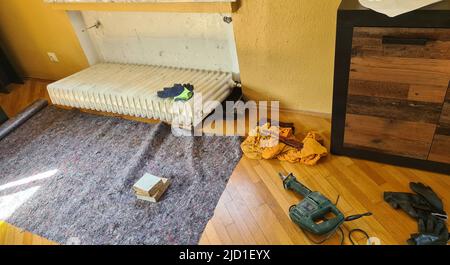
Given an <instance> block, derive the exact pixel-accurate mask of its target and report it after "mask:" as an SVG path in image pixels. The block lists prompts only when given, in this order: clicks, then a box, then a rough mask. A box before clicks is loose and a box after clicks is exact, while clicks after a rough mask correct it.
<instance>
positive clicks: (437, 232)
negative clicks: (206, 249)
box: [408, 215, 449, 245]
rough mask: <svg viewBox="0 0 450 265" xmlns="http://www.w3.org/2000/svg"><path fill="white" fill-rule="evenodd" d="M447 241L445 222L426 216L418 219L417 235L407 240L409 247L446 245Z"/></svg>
mask: <svg viewBox="0 0 450 265" xmlns="http://www.w3.org/2000/svg"><path fill="white" fill-rule="evenodd" d="M448 240H449V234H448V228H447V223H446V221H445V220H443V219H441V218H438V217H435V216H433V215H430V216H428V218H427V219H419V233H417V234H413V235H411V238H410V239H408V244H410V245H447V242H448Z"/></svg>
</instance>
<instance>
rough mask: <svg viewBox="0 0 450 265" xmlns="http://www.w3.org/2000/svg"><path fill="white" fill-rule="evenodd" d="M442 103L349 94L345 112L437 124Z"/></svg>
mask: <svg viewBox="0 0 450 265" xmlns="http://www.w3.org/2000/svg"><path fill="white" fill-rule="evenodd" d="M441 110H442V104H438V103H428V102H419V101H408V100H398V99H388V98H379V97H367V96H358V95H350V96H349V97H348V100H347V113H348V114H359V115H367V116H374V117H380V118H386V119H391V120H401V121H412V122H422V123H430V124H437V123H438V121H439V118H440V115H441Z"/></svg>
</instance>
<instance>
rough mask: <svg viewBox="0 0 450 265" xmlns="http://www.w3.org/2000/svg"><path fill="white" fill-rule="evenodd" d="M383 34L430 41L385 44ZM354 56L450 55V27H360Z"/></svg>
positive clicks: (420, 56) (354, 41) (431, 57)
mask: <svg viewBox="0 0 450 265" xmlns="http://www.w3.org/2000/svg"><path fill="white" fill-rule="evenodd" d="M383 37H395V38H401V39H427V40H428V42H427V43H426V44H425V45H406V44H383ZM353 56H392V57H404V58H429V59H450V29H436V28H435V29H424V28H420V29H419V28H372V27H371V28H367V27H357V28H355V29H354V38H353Z"/></svg>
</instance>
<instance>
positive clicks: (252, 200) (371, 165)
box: [0, 80, 450, 245]
mask: <svg viewBox="0 0 450 265" xmlns="http://www.w3.org/2000/svg"><path fill="white" fill-rule="evenodd" d="M46 84H47V82H46V81H42V80H28V81H27V82H26V83H25V84H24V85H14V86H13V87H12V93H11V94H9V95H3V94H0V105H1V106H2V107H3V109H4V110H5V111H6V113H7V114H8V115H9V116H12V115H15V114H16V113H17V112H19V111H20V110H21V109H23V108H24V107H25V106H27V105H28V104H29V103H30V102H32V101H33V100H34V99H36V98H48V95H47V94H46V89H45V87H46ZM125 118H131V117H125ZM281 120H283V121H291V122H294V123H295V125H296V128H297V131H298V132H300V134H302V133H305V132H307V131H308V130H316V131H319V132H320V133H321V134H322V135H323V136H324V137H325V139H326V143H327V145H329V139H330V127H331V123H330V119H329V118H325V117H316V116H311V115H304V114H300V113H297V112H282V113H281ZM148 122H153V121H148ZM278 172H284V173H288V172H293V173H294V174H295V175H296V176H297V177H298V179H299V180H300V181H302V182H303V183H304V184H306V185H307V186H309V187H310V188H311V189H312V190H318V191H320V192H322V193H323V194H324V195H325V196H327V197H329V198H330V199H332V200H334V199H335V198H337V197H338V195H340V196H341V197H340V202H339V208H340V209H341V210H342V211H343V212H344V213H345V214H346V215H351V214H357V213H364V212H368V211H370V212H372V213H373V214H374V215H373V216H372V217H367V218H364V219H360V220H357V221H355V222H351V223H346V224H345V225H344V227H343V228H344V231H345V232H346V233H348V231H349V230H350V229H353V228H361V229H364V230H365V231H367V232H368V233H369V235H370V236H372V237H378V238H379V239H380V241H381V243H382V244H405V241H406V239H407V238H408V237H409V235H410V234H412V233H414V232H416V230H417V225H416V222H415V221H414V220H412V219H410V218H409V217H408V216H406V215H405V214H404V213H403V212H400V211H396V210H394V209H391V208H390V206H389V205H387V204H386V203H385V202H384V201H383V192H384V191H404V192H408V191H409V188H408V184H409V182H411V181H421V182H424V183H426V184H428V185H429V186H431V187H432V188H433V189H434V190H435V191H436V192H437V193H438V194H439V195H440V196H441V197H442V199H443V200H444V204H445V207H446V210H447V211H450V176H448V175H442V174H436V173H430V172H425V171H420V170H413V169H407V168H402V167H396V166H390V165H385V164H379V163H375V162H369V161H363V160H358V159H352V158H348V157H339V156H331V155H330V156H329V157H327V158H326V159H324V160H323V161H322V162H321V163H320V164H319V165H318V166H315V167H307V166H304V165H300V164H290V163H285V162H279V161H255V160H250V159H247V158H245V157H244V158H243V159H242V160H241V161H240V163H239V164H238V166H237V168H236V170H235V171H234V173H233V174H232V176H231V179H230V181H229V184H228V186H227V188H226V190H225V192H224V194H223V196H222V198H221V199H220V202H219V204H218V206H217V208H216V211H215V215H214V217H213V218H212V219H211V221H210V222H209V224H208V225H207V227H206V229H205V231H204V234H203V236H202V239H201V241H200V244H205V245H207V244H311V242H310V241H309V240H308V238H307V237H306V236H305V234H304V233H303V232H302V231H301V230H300V229H299V228H298V227H296V225H295V224H293V223H292V222H291V221H290V219H289V216H288V208H289V207H290V206H291V205H293V204H295V203H297V202H298V201H299V200H300V199H301V198H299V197H298V196H297V195H295V194H293V193H291V192H288V191H285V190H284V189H283V187H282V184H281V180H280V179H279V177H278ZM354 238H355V239H356V240H358V243H360V244H365V243H366V240H365V239H364V237H363V236H362V235H355V236H354ZM338 242H339V238H338V236H335V237H333V238H332V239H331V240H330V241H329V242H328V243H327V244H337V243H338ZM345 243H346V244H350V242H349V240H348V239H346V240H345ZM0 244H53V243H52V242H50V241H47V240H45V239H42V238H41V237H39V236H37V235H32V234H30V233H28V232H25V231H22V230H21V229H19V228H16V227H14V226H11V225H9V224H7V223H0Z"/></svg>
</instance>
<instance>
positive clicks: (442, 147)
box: [428, 85, 450, 163]
mask: <svg viewBox="0 0 450 265" xmlns="http://www.w3.org/2000/svg"><path fill="white" fill-rule="evenodd" d="M428 159H429V160H431V161H436V162H443V163H450V85H449V89H448V92H447V97H446V100H445V103H444V107H443V109H442V115H441V119H440V121H439V126H438V128H437V130H436V135H435V136H434V141H433V146H432V147H431V151H430V156H429V157H428Z"/></svg>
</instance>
